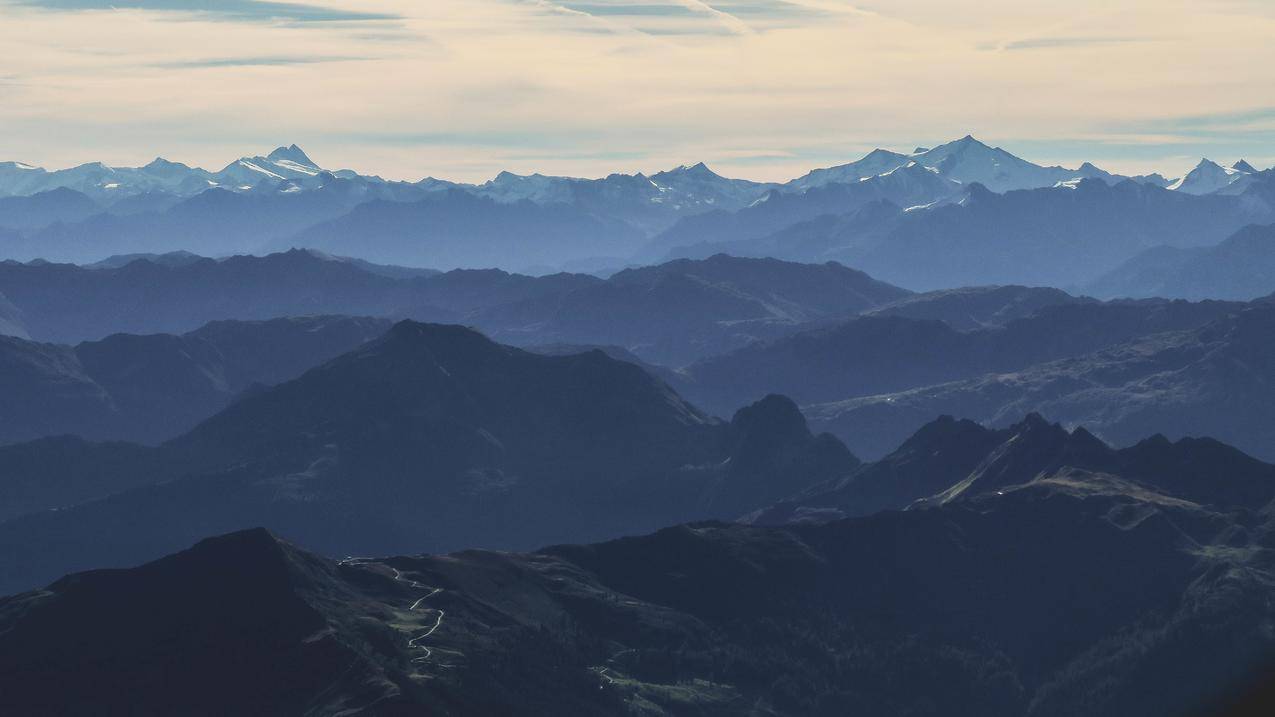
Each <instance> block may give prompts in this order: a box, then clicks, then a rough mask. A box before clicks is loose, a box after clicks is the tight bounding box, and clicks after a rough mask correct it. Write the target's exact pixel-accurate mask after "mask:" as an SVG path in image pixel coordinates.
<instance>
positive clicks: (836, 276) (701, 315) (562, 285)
mask: <svg viewBox="0 0 1275 717" xmlns="http://www.w3.org/2000/svg"><path fill="white" fill-rule="evenodd" d="M0 286H4V287H6V291H7V292H8V296H9V297H11V298H12V300H11V301H10V302H9V303H8V306H9V307H10V308H9V309H8V310H7V311H6V309H5V307H6V305H5V304H0V320H2V317H5V316H8V317H10V318H9V320H8V321H4V322H3V323H0V330H5V331H8V332H9V333H12V334H15V335H19V336H25V337H33V338H35V339H37V340H43V341H56V342H63V343H69V342H76V341H82V340H85V339H98V338H101V337H103V336H105V335H108V334H110V333H116V332H123V333H151V332H162V333H180V332H185V331H189V330H192V329H195V328H197V327H198V326H199V325H201V324H202V323H203V322H207V321H214V320H221V319H265V318H273V317H279V316H295V315H307V314H326V313H346V314H354V315H368V316H387V317H393V318H413V319H422V320H447V321H456V322H464V323H466V324H470V325H473V326H476V327H479V328H480V329H482V330H483V331H484V332H486V333H488V334H489V335H491V336H493V337H495V338H498V339H500V340H501V341H504V342H507V343H514V344H519V345H528V346H532V345H539V344H551V343H573V344H593V345H619V346H621V347H623V348H625V349H627V350H630V351H634V352H637V353H638V354H640V355H641V356H643V357H644V358H645V359H646V360H649V361H656V362H662V363H669V364H672V365H681V364H684V363H688V362H690V361H692V360H694V359H698V358H701V357H704V356H707V355H710V354H713V353H718V352H721V351H726V350H729V349H734V348H738V347H739V346H742V345H744V344H746V343H748V342H749V341H751V340H754V339H758V338H770V337H776V336H781V335H784V334H787V333H791V332H793V331H796V330H798V329H799V328H800V327H802V326H805V325H808V324H810V323H811V322H817V321H824V320H829V319H840V318H844V317H847V316H853V315H855V314H857V313H859V312H860V311H864V310H868V309H872V308H875V307H877V306H880V305H883V304H885V303H887V302H891V301H894V300H897V299H900V298H903V297H906V296H908V295H909V292H907V291H905V290H903V289H899V288H897V287H893V286H890V285H889V284H885V283H883V282H879V281H876V280H874V279H872V278H871V277H869V276H867V275H866V274H864V273H862V272H859V271H855V270H853V269H849V268H847V267H844V266H840V265H837V264H824V265H802V264H793V263H786V262H780V261H775V260H758V259H737V258H732V257H728V256H716V257H712V258H710V259H708V260H704V261H677V262H672V263H669V264H665V265H660V266H653V267H644V268H641V269H634V270H627V271H622V272H620V273H618V274H615V275H613V276H612V277H611V278H610V279H607V280H603V279H599V278H597V277H594V276H589V275H585V274H551V275H546V276H534V277H533V276H526V275H521V274H510V273H507V272H504V271H501V270H498V269H487V270H473V269H458V270H453V271H450V272H446V273H438V272H427V271H421V270H414V269H410V268H406V267H396V266H390V265H379V264H371V263H369V262H366V261H363V260H357V259H348V258H342V257H336V256H332V255H327V254H320V253H316V252H314V251H312V250H291V251H288V252H284V253H280V254H272V255H269V256H266V257H251V256H239V257H232V258H229V259H224V260H220V261H216V260H211V259H203V258H200V257H197V256H193V255H190V254H181V253H179V254H165V255H159V256H153V255H144V256H127V257H115V258H112V259H109V260H106V261H104V262H103V263H101V264H98V265H94V266H93V267H91V268H85V267H77V266H73V265H67V264H56V265H55V264H47V263H42V262H33V263H28V264H18V263H16V262H6V263H0ZM754 398H755V397H754Z"/></svg>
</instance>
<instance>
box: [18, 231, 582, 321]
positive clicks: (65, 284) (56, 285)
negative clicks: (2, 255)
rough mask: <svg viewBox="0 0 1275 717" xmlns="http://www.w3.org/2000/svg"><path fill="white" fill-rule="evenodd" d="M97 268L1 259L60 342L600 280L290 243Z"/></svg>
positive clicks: (455, 311)
mask: <svg viewBox="0 0 1275 717" xmlns="http://www.w3.org/2000/svg"><path fill="white" fill-rule="evenodd" d="M113 263H116V262H108V263H107V264H106V265H104V266H102V267H98V268H86V267H79V266H75V265H71V264H49V263H46V262H31V263H27V264H19V263H17V262H0V286H3V287H4V293H5V296H6V297H7V299H8V301H9V305H10V306H12V307H13V310H12V311H13V314H12V315H14V316H16V317H20V319H21V321H22V325H23V326H24V327H25V333H26V334H27V335H28V336H30V337H31V338H34V339H36V340H39V341H54V342H62V343H70V342H78V341H83V340H92V339H100V338H102V337H104V336H107V335H110V334H113V333H135V334H136V333H184V332H187V331H191V330H194V329H196V328H198V327H200V326H202V325H203V324H205V323H207V322H209V321H217V320H222V319H239V320H258V319H270V318H277V317H284V316H303V315H314V314H347V315H361V316H391V317H404V316H411V317H415V318H421V319H452V318H457V317H460V316H463V315H465V314H467V313H469V312H472V311H475V310H477V309H481V308H484V307H487V306H493V305H497V304H501V303H509V302H514V301H521V300H525V299H528V298H530V297H533V296H536V295H537V294H539V293H541V292H546V293H551V292H561V291H565V290H568V289H571V288H575V287H578V286H581V285H585V284H592V283H596V282H598V281H600V280H599V279H596V278H595V277H591V276H584V275H559V276H552V277H544V278H540V277H529V276H521V275H514V274H508V273H506V272H503V271H499V270H489V271H459V272H449V273H448V274H445V275H442V274H436V273H431V272H419V271H414V270H410V269H407V268H402V267H386V266H378V265H373V264H369V263H367V262H364V261H362V260H351V259H346V258H340V257H333V256H329V255H324V254H321V253H317V252H313V251H306V250H290V251H287V252H281V253H278V254H271V255H268V256H264V257H254V256H235V257H230V258H227V259H222V260H214V259H206V258H199V257H190V256H186V255H163V256H160V257H149V256H147V257H138V258H134V259H133V260H131V261H126V263H124V264H123V265H122V266H112V265H111V264H113Z"/></svg>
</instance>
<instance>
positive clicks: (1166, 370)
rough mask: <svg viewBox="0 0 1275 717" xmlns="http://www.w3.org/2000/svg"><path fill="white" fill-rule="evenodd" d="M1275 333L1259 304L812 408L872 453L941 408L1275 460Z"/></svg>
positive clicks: (1266, 307) (823, 422) (985, 418)
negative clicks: (1032, 416)
mask: <svg viewBox="0 0 1275 717" xmlns="http://www.w3.org/2000/svg"><path fill="white" fill-rule="evenodd" d="M1272 337H1275V307H1273V306H1272V305H1271V304H1270V303H1269V302H1263V303H1256V304H1254V305H1252V306H1250V307H1247V308H1244V309H1243V310H1240V311H1236V312H1227V313H1226V314H1225V315H1223V316H1220V317H1218V318H1216V319H1214V320H1212V321H1209V322H1207V323H1205V324H1203V325H1201V326H1198V327H1196V328H1193V329H1185V330H1179V331H1168V332H1165V333H1155V334H1151V335H1145V336H1141V337H1137V338H1132V339H1130V340H1127V341H1122V342H1119V343H1117V344H1114V345H1112V346H1109V347H1107V348H1104V349H1100V350H1097V351H1093V352H1087V353H1084V354H1081V355H1075V356H1071V357H1068V358H1061V359H1058V360H1052V361H1043V362H1040V363H1037V364H1035V365H1029V366H1023V367H1018V368H1015V369H1014V370H1011V371H1005V370H996V371H991V372H987V373H986V374H981V375H977V376H972V377H970V378H967V379H964V380H960V381H952V382H929V383H925V382H922V383H919V384H917V385H916V386H915V387H911V388H908V389H906V390H900V391H893V392H885V391H883V392H879V393H876V394H875V395H865V396H862V397H859V398H852V399H847V400H842V401H828V402H823V403H820V404H819V405H812V406H807V407H806V408H805V410H806V413H807V414H808V415H809V416H810V417H811V419H812V422H813V423H814V425H816V426H818V427H820V428H822V429H823V430H831V431H833V432H834V433H836V434H838V435H840V436H842V437H843V438H845V439H847V443H848V444H849V445H850V446H851V448H852V449H853V450H855V451H858V452H860V453H861V454H863V455H867V456H873V455H879V454H880V453H881V452H882V451H884V450H889V449H890V448H891V447H892V446H894V445H897V443H898V441H899V440H901V439H902V438H903V437H904V436H907V435H908V434H909V433H911V432H912V431H913V430H915V429H916V427H917V426H919V425H922V424H923V423H925V422H926V421H929V420H930V419H931V418H933V417H934V416H935V415H937V414H939V413H950V414H955V415H960V416H965V417H968V418H972V419H975V420H978V421H982V422H985V423H987V424H989V425H996V426H999V425H1005V424H1006V423H1007V422H1009V421H1013V420H1015V419H1016V417H1017V416H1021V415H1022V414H1023V413H1024V412H1026V411H1039V412H1040V413H1042V414H1044V415H1045V416H1047V417H1048V418H1050V419H1052V420H1057V421H1063V422H1064V423H1066V424H1067V425H1071V426H1084V427H1086V428H1087V429H1089V430H1090V431H1093V432H1094V433H1095V434H1097V435H1098V436H1100V437H1102V438H1103V439H1105V440H1108V441H1112V442H1114V443H1116V444H1119V445H1128V444H1129V443H1131V442H1133V441H1135V440H1137V439H1139V438H1141V437H1143V436H1146V435H1150V434H1152V433H1163V434H1166V435H1168V436H1170V437H1174V438H1178V437H1184V436H1213V437H1216V438H1219V439H1221V440H1224V441H1226V442H1228V443H1231V444H1233V445H1235V446H1238V447H1240V448H1242V449H1244V450H1246V451H1249V452H1251V453H1252V454H1254V455H1256V456H1258V457H1261V458H1263V459H1265V460H1275V452H1273V451H1272V449H1271V446H1272V445H1275V435H1272V434H1271V426H1275V415H1272V414H1271V408H1270V407H1271V405H1272V395H1271V386H1272V385H1275V376H1272V375H1271V366H1272V365H1275V363H1273V359H1275V357H1273V356H1272V355H1271V347H1272V345H1273V344H1272ZM774 388H775V389H776V390H778V389H779V386H775V387H774Z"/></svg>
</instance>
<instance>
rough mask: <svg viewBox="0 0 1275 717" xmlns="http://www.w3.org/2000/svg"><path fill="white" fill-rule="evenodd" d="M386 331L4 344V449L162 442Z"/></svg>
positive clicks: (290, 329)
mask: <svg viewBox="0 0 1275 717" xmlns="http://www.w3.org/2000/svg"><path fill="white" fill-rule="evenodd" d="M389 327H390V322H389V321H388V320H385V319H359V318H347V317H328V316H319V317H306V318H295V319H273V320H268V321H260V322H239V321H219V322H214V323H210V324H208V325H206V326H204V327H202V328H200V329H198V330H196V331H192V332H190V333H186V334H182V335H171V334H150V335H130V334H115V335H112V336H109V337H107V338H105V339H102V340H99V341H86V342H83V343H80V344H77V345H75V346H64V345H56V344H42V343H35V342H32V341H24V340H22V339H17V338H10V337H0V366H3V369H2V370H0V386H2V387H3V388H2V389H0V391H2V392H3V393H4V395H5V397H6V400H5V403H4V407H3V409H0V443H12V442H16V441H25V440H31V439H34V438H39V437H44V436H58V435H64V434H74V435H76V436H79V437H82V438H86V439H90V440H127V441H135V442H142V443H156V442H159V441H161V440H164V439H168V438H173V437H175V436H177V435H180V434H182V433H185V432H186V431H188V430H190V429H191V428H193V427H194V426H195V425H196V424H197V423H199V422H200V421H202V420H204V419H205V418H208V417H209V416H211V415H213V414H214V413H216V412H217V411H219V410H221V409H222V408H225V407H226V406H227V405H228V404H229V403H230V402H231V401H232V400H234V399H236V398H237V397H239V395H240V394H242V393H243V392H244V391H245V390H248V389H250V388H254V387H260V386H263V385H271V384H276V383H280V382H282V381H285V380H289V379H292V378H296V377H297V376H300V375H301V374H302V373H303V372H304V371H305V370H306V369H309V368H311V367H312V366H316V365H318V364H320V363H323V362H324V361H327V360H328V359H331V358H334V357H335V356H337V355H339V354H343V353H346V352H347V351H349V350H351V349H353V348H354V347H356V346H358V345H359V344H362V343H364V342H367V341H370V340H372V339H375V338H378V337H379V336H381V335H382V334H383V333H385V331H386V330H387V329H389Z"/></svg>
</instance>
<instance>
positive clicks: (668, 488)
mask: <svg viewBox="0 0 1275 717" xmlns="http://www.w3.org/2000/svg"><path fill="white" fill-rule="evenodd" d="M6 450H7V451H10V452H12V451H19V450H23V447H22V446H14V447H12V448H11V449H6ZM25 450H26V455H28V457H27V458H25V460H26V464H27V465H39V463H38V460H36V459H32V458H30V457H29V455H30V452H31V450H32V449H29V448H28V449H25ZM4 455H6V454H5V453H3V452H0V458H2V457H3V456H4ZM143 458H144V459H145V461H146V462H145V463H143V464H142V465H141V466H140V467H139V468H138V470H136V471H134V472H135V473H139V474H142V475H146V476H148V477H149V481H148V482H150V483H152V485H149V486H146V487H141V488H136V489H133V490H131V491H127V492H123V493H119V494H117V495H114V496H112V497H110V498H106V499H104V500H100V501H96V502H89V503H82V504H80V505H78V506H72V507H66V508H63V509H62V510H58V511H53V512H47V513H36V514H32V515H28V516H26V517H23V518H19V519H14V520H10V521H8V522H5V523H0V539H3V540H4V541H5V544H6V545H12V546H20V547H18V549H17V550H16V551H15V552H13V553H10V554H11V555H13V556H14V560H8V559H6V558H4V557H2V556H0V591H4V590H11V589H14V588H15V587H23V586H26V587H29V586H33V585H36V584H38V583H39V582H41V581H42V580H46V579H48V578H49V577H50V576H52V575H56V574H59V573H61V572H65V571H66V570H69V569H76V568H83V567H88V566H93V565H125V564H130V563H132V562H135V561H137V560H142V559H148V558H150V557H155V556H157V555H159V554H162V553H163V552H166V551H168V550H171V549H173V547H174V546H178V545H181V544H183V543H187V542H189V541H190V540H191V539H192V538H193V536H197V535H199V534H200V533H203V532H210V531H211V532H218V531H223V530H232V529H236V528H241V527H244V526H247V525H254V524H261V525H268V526H271V527H272V528H273V529H277V530H279V531H281V532H282V533H284V534H287V535H290V536H292V537H294V538H295V539H297V540H299V541H300V542H301V543H303V544H305V545H307V546H310V547H311V548H313V549H317V550H320V551H322V552H325V553H328V554H346V553H353V554H364V553H376V554H385V553H387V552H393V551H401V550H409V549H410V550H422V549H425V550H450V549H457V548H460V547H464V546H486V547H494V548H518V547H522V548H526V547H531V546H534V545H542V544H546V543H551V542H558V541H567V540H576V539H588V538H599V537H605V536H615V535H620V534H624V533H632V532H639V531H644V530H650V529H654V528H655V527H658V526H660V525H668V524H670V523H675V522H679V521H684V520H690V519H696V518H705V517H725V518H729V517H733V516H737V515H740V514H742V513H745V512H748V511H750V510H753V509H756V508H758V507H760V506H763V505H767V504H769V503H772V502H774V501H775V500H778V499H779V498H782V497H783V496H785V495H788V494H790V493H792V492H794V491H796V490H798V489H800V488H802V487H805V486H806V485H809V484H811V483H813V482H816V481H819V480H824V479H827V478H831V477H833V476H835V475H838V474H841V473H844V472H846V471H848V470H850V469H851V468H853V467H854V466H855V465H857V463H858V461H857V460H856V459H855V458H854V457H853V456H852V455H851V454H850V453H849V452H847V451H846V450H845V448H844V446H842V445H841V444H840V443H839V442H838V441H837V440H836V439H833V438H832V437H830V436H814V435H812V434H811V433H810V432H809V431H808V430H807V428H806V424H805V420H804V419H803V418H802V416H801V413H800V412H799V411H798V410H797V407H796V405H795V404H793V403H792V402H791V401H789V400H788V399H784V398H780V397H769V398H766V399H764V400H762V401H760V402H757V403H755V404H753V405H751V406H749V407H746V408H745V409H743V410H741V411H739V412H737V413H736V415H735V417H734V419H733V420H732V421H731V422H729V423H725V422H722V421H719V420H717V419H713V418H710V417H708V416H706V415H705V414H703V413H700V412H699V411H698V410H697V409H695V408H693V407H692V406H690V405H689V404H687V403H686V402H685V401H683V400H682V399H681V398H680V397H679V396H678V395H677V394H676V393H675V392H674V391H673V390H672V389H670V388H669V387H668V386H666V385H665V384H663V383H662V382H660V381H658V380H656V379H654V378H652V377H651V376H650V375H648V374H647V373H645V372H644V371H642V370H641V369H640V368H638V367H636V366H633V365H631V364H627V363H622V362H619V361H615V360H614V359H611V358H609V357H608V356H606V355H605V354H604V353H602V352H601V351H593V352H589V353H585V354H579V355H573V356H543V355H536V354H531V353H527V352H524V351H520V350H518V349H513V348H509V347H505V346H501V345H499V344H495V343H493V342H491V341H490V340H488V339H486V338H484V337H483V336H481V335H479V334H477V333H476V332H473V331H470V330H467V329H464V328H461V327H456V326H438V325H429V324H417V323H412V322H402V323H399V324H397V325H396V326H395V327H394V328H393V329H392V330H391V331H390V332H389V333H388V334H386V336H384V337H383V338H381V339H379V340H377V341H374V342H371V343H369V344H366V345H364V346H363V347H361V348H359V349H357V350H355V351H353V352H351V353H349V354H346V355H344V356H342V357H339V358H337V359H334V360H333V361H330V362H328V363H326V364H324V365H323V366H321V367H318V368H315V369H312V370H310V371H308V372H306V373H305V374H304V375H303V376H301V377H300V378H298V379H295V380H293V381H289V382H287V383H283V384H280V385H279V386H276V387H273V388H269V389H266V390H262V391H258V392H254V393H253V394H252V395H249V396H246V397H244V398H242V399H241V400H239V401H238V402H236V403H234V404H233V405H231V406H230V407H228V408H227V409H225V410H224V411H222V412H220V413H218V414H217V415H216V416H214V417H212V418H210V419H208V420H207V421H205V422H204V423H202V424H201V425H199V426H198V427H197V428H195V429H194V430H192V431H191V432H189V433H187V434H185V435H183V436H181V437H179V438H177V439H174V440H172V441H170V442H168V443H166V444H164V445H163V446H161V447H159V448H157V449H153V450H152V451H150V452H148V453H146V454H145V455H144V456H143ZM0 475H4V476H9V475H11V472H10V471H9V470H8V469H7V468H4V467H3V466H0ZM183 476H187V477H184V478H183ZM76 479H77V476H75V475H73V474H72V475H68V476H65V477H64V480H66V481H68V482H71V481H74V480H76ZM174 479H176V480H174ZM54 505H63V503H54ZM161 506H162V507H161ZM107 525H112V526H117V527H116V528H112V529H110V530H106V529H105V526H107ZM89 536H94V537H93V539H92V540H89V539H88V537H89ZM18 555H21V556H22V557H21V559H20V560H19V559H17V556H18Z"/></svg>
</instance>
